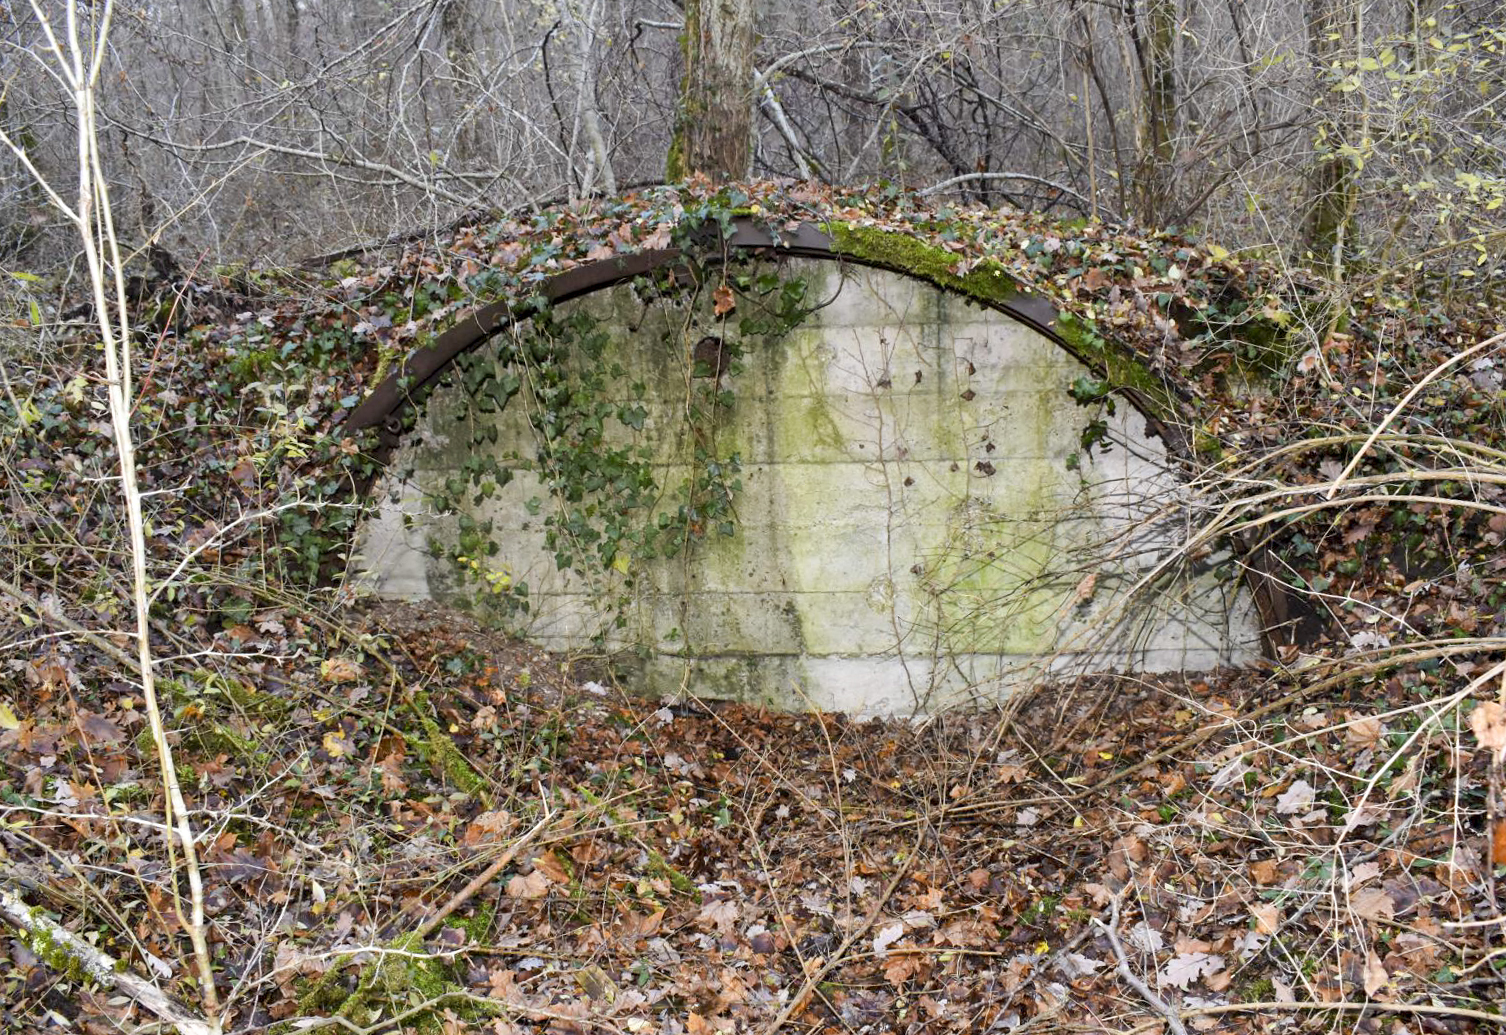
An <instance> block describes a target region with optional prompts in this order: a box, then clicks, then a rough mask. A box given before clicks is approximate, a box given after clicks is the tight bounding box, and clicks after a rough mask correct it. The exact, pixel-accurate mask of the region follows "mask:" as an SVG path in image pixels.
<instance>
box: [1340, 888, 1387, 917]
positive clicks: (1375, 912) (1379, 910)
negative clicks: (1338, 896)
mask: <svg viewBox="0 0 1506 1035" xmlns="http://www.w3.org/2000/svg"><path fill="white" fill-rule="evenodd" d="M1349 905H1350V907H1351V908H1352V909H1353V910H1354V911H1355V912H1356V913H1358V914H1359V915H1360V916H1362V917H1364V918H1365V919H1366V920H1390V919H1391V918H1392V917H1394V916H1395V915H1396V904H1395V903H1394V902H1392V901H1391V896H1390V895H1388V894H1386V893H1385V892H1384V891H1382V890H1381V889H1380V888H1361V889H1360V890H1359V891H1356V892H1355V893H1354V894H1353V895H1351V896H1349Z"/></svg>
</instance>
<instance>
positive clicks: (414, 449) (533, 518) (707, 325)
mask: <svg viewBox="0 0 1506 1035" xmlns="http://www.w3.org/2000/svg"><path fill="white" fill-rule="evenodd" d="M783 275H784V276H786V277H798V278H801V279H803V280H804V281H805V282H806V284H807V286H808V298H810V299H811V300H812V301H814V302H822V303H825V304H824V305H822V306H821V307H820V308H818V309H816V310H815V311H814V312H813V313H812V314H811V315H810V316H808V317H807V318H806V320H805V321H804V322H803V323H802V324H801V325H800V326H799V327H798V328H797V329H796V330H794V331H793V332H790V333H789V334H788V335H786V336H785V337H784V339H783V340H782V341H781V342H778V343H767V342H745V343H744V345H745V348H747V350H748V354H747V355H746V356H745V358H744V360H743V363H744V366H745V369H744V370H743V371H742V372H741V373H738V374H736V375H735V376H733V375H728V378H727V379H726V381H725V382H724V383H725V384H727V385H728V387H730V389H731V391H732V393H733V395H734V398H735V402H734V404H733V406H732V407H731V410H730V412H728V411H726V410H725V409H722V410H719V411H718V413H719V417H718V420H717V424H716V426H715V427H713V428H703V429H700V430H701V434H702V439H703V441H705V440H706V439H707V437H708V436H709V439H710V441H712V442H713V443H714V444H715V447H716V451H717V452H718V453H719V454H720V455H724V456H725V455H727V454H729V453H731V452H737V453H738V454H739V455H740V456H741V459H742V463H743V470H742V475H741V477H742V483H743V491H742V492H741V493H740V494H739V495H738V497H737V500H736V512H737V531H736V534H735V536H733V537H731V538H723V537H719V536H710V537H708V538H707V539H705V540H704V541H701V542H699V543H697V544H695V545H694V546H693V547H691V548H690V549H689V550H688V551H687V552H685V553H683V554H681V555H680V556H678V557H675V558H673V559H668V560H659V561H656V562H654V563H653V564H652V565H651V570H648V571H642V572H637V573H636V574H637V575H638V585H637V587H636V589H635V590H634V592H633V593H632V594H631V599H630V601H629V602H628V604H627V606H626V607H625V609H624V610H623V611H622V615H623V619H624V623H623V625H622V626H621V627H620V628H617V627H613V625H612V621H611V616H610V615H608V614H606V613H604V611H603V606H602V605H603V602H604V601H606V600H609V599H614V598H615V597H617V596H618V595H619V594H621V592H622V588H621V581H622V580H621V574H620V573H618V572H614V571H608V572H606V573H605V574H600V573H598V574H596V575H594V576H592V577H590V578H587V577H583V576H581V575H580V574H577V573H576V572H573V571H565V572H560V571H557V570H556V565H555V561H554V558H553V556H552V555H551V554H550V553H549V552H548V551H546V550H545V549H544V547H543V528H542V520H543V517H544V515H545V514H547V513H548V507H549V505H550V504H549V502H548V493H547V492H546V491H545V490H544V489H543V487H542V486H541V485H540V484H539V482H538V480H537V478H536V477H535V476H534V474H533V473H532V472H531V471H529V470H526V469H524V468H525V467H526V461H527V460H528V459H530V458H532V457H533V456H534V455H535V453H536V444H535V441H534V431H533V429H532V427H531V425H530V423H529V421H528V419H527V415H526V412H527V405H528V404H529V403H528V399H529V395H528V392H527V391H526V390H525V392H524V393H522V394H521V395H519V396H518V397H517V398H516V399H515V400H514V401H513V403H512V404H511V405H510V406H509V407H508V408H507V410H506V411H504V412H503V413H502V414H501V415H500V416H498V417H485V416H484V415H479V414H475V413H472V412H470V411H469V409H468V407H467V406H466V397H465V395H464V394H463V393H462V392H460V391H459V390H457V389H453V388H452V389H441V390H440V391H439V392H437V393H436V394H435V396H434V397H433V398H432V399H431V400H430V402H429V404H428V407H427V409H426V412H425V413H424V414H423V416H422V417H421V418H420V421H419V425H418V427H417V428H416V429H415V432H414V433H413V435H412V436H410V441H409V442H408V444H407V445H405V447H404V448H403V449H402V450H401V452H400V455H399V456H398V457H396V458H395V460H394V462H393V464H392V470H393V471H394V472H402V471H406V470H411V472H412V473H411V475H410V476H409V477H408V478H407V480H406V481H402V482H399V481H397V480H396V479H395V478H393V479H392V480H391V481H390V484H389V485H388V487H387V494H388V497H390V498H389V501H388V502H387V504H386V506H385V507H384V508H383V510H382V511H381V512H380V513H379V514H378V515H377V516H376V517H375V518H374V519H373V520H372V521H371V522H370V523H369V524H368V526H367V528H366V530H365V532H364V535H363V538H362V542H361V545H360V550H359V553H360V556H361V562H362V567H363V574H362V575H361V576H360V578H361V581H362V582H363V583H364V584H365V585H366V586H367V587H369V588H370V589H371V590H373V591H374V592H376V593H379V594H381V595H385V596H393V597H405V598H418V599H422V598H429V597H433V598H438V599H445V600H449V601H451V602H458V603H463V604H467V605H469V606H473V607H475V608H476V609H478V610H480V611H482V612H486V611H487V610H488V607H489V605H488V603H487V599H486V595H485V594H478V593H477V592H476V591H475V589H474V588H470V589H465V588H461V587H460V586H459V585H458V584H457V580H456V579H455V577H454V567H453V564H452V563H451V562H449V561H445V560H443V559H440V558H437V557H435V556H433V555H432V551H430V550H429V549H428V548H427V544H429V543H430V542H431V541H433V542H436V543H441V544H453V543H454V542H455V539H456V536H457V534H458V533H457V527H458V526H457V521H456V518H455V517H454V516H449V517H437V516H435V515H433V514H431V513H428V512H427V510H426V508H425V506H424V502H423V498H424V493H425V491H433V490H434V489H435V487H437V486H439V485H442V484H443V483H444V480H445V478H446V477H448V476H449V475H451V474H453V473H454V471H455V470H456V469H457V468H458V466H459V464H460V463H462V462H463V461H464V459H465V456H466V452H467V450H468V449H469V445H468V443H469V442H470V441H471V431H472V428H473V422H474V421H476V420H480V419H486V420H492V421H494V422H495V423H496V424H497V427H498V440H497V445H496V446H495V449H496V450H497V451H498V455H499V456H506V455H515V456H517V457H520V458H522V461H524V462H523V463H518V464H515V465H514V466H516V467H517V468H518V470H517V473H516V477H515V479H514V481H513V482H512V483H511V484H510V485H508V486H507V487H506V488H504V489H503V490H502V491H501V492H500V493H498V494H497V495H496V496H495V497H493V498H492V499H491V500H488V501H485V502H483V503H482V504H481V505H479V506H475V507H473V508H472V510H471V513H472V514H473V515H474V516H475V517H477V518H478V519H480V520H486V519H490V520H491V521H492V522H493V524H494V528H495V529H496V531H495V533H494V536H493V538H494V539H495V540H496V541H497V542H498V543H499V545H500V546H501V551H500V553H499V554H498V555H497V556H494V557H491V558H488V559H487V560H486V562H485V563H486V565H488V566H489V567H490V568H492V569H494V570H497V571H505V572H506V573H507V574H508V575H509V576H510V577H511V578H513V579H515V580H522V581H526V582H527V583H528V585H529V588H530V593H529V600H530V605H531V612H530V614H528V615H518V614H513V615H510V616H508V615H502V614H497V613H495V612H493V614H494V617H496V618H497V619H498V620H499V621H500V622H502V623H503V624H506V625H509V626H510V627H512V628H513V629H515V630H516V631H518V632H520V633H522V634H524V635H527V636H529V637H531V638H533V639H535V640H537V641H538V642H540V643H542V644H545V645H547V646H549V647H553V648H560V649H571V648H578V647H584V646H586V645H588V644H589V643H590V640H591V637H592V636H593V634H600V635H603V636H604V637H605V641H606V643H607V644H608V645H609V646H611V647H618V648H636V657H635V658H634V659H633V660H632V661H631V662H630V663H625V666H624V671H626V672H628V673H629V674H630V678H631V679H632V680H633V681H634V682H636V683H638V684H639V685H640V687H642V688H644V689H648V690H650V691H653V692H665V693H668V692H674V691H676V690H678V689H679V688H681V687H682V686H683V687H685V688H686V689H688V690H690V691H692V692H695V693H698V694H705V695H708V696H724V697H735V698H739V699H743V700H750V701H763V702H767V703H770V704H772V705H776V706H780V707H804V706H810V705H816V706H820V707H824V708H833V709H840V710H846V711H851V712H857V713H864V714H872V713H889V714H893V713H909V712H912V711H915V710H917V709H934V708H937V707H940V706H942V705H945V704H949V703H952V702H955V701H958V700H976V699H990V698H997V697H999V696H1001V695H1002V694H1005V693H1007V692H1008V691H1009V690H1010V689H1011V688H1013V687H1017V686H1018V685H1020V684H1021V682H1022V681H1025V680H1029V679H1033V678H1037V677H1038V676H1039V674H1041V673H1042V672H1044V671H1046V670H1052V671H1059V672H1060V671H1081V670H1084V669H1094V668H1097V669H1102V668H1119V669H1136V670H1143V671H1166V670H1175V669H1183V668H1185V669H1189V670H1199V669H1206V668H1212V667H1215V666H1217V665H1220V664H1230V663H1240V662H1244V661H1248V660H1250V659H1251V658H1253V657H1254V656H1255V653H1256V651H1257V650H1258V642H1259V635H1258V629H1257V624H1256V620H1255V617H1254V613H1253V608H1252V606H1251V605H1250V603H1249V601H1248V599H1247V597H1246V596H1245V595H1244V594H1236V593H1235V592H1234V590H1233V588H1232V587H1231V586H1230V585H1229V584H1228V583H1223V582H1219V581H1217V580H1216V579H1215V578H1214V577H1213V576H1212V575H1211V574H1204V575H1202V576H1200V577H1197V578H1173V579H1170V580H1169V581H1167V582H1166V583H1165V584H1164V585H1161V586H1159V587H1158V588H1157V591H1156V592H1154V593H1143V594H1139V595H1137V596H1135V597H1134V598H1133V599H1129V598H1127V596H1126V592H1125V591H1126V589H1127V587H1129V586H1131V585H1133V584H1135V583H1136V582H1138V581H1139V580H1141V579H1142V578H1143V577H1144V576H1145V575H1147V574H1148V573H1149V572H1151V571H1152V570H1154V569H1155V568H1156V566H1157V565H1159V564H1160V563H1161V562H1162V561H1163V560H1165V559H1166V558H1167V557H1169V556H1171V555H1172V554H1173V553H1174V552H1175V550H1174V548H1175V544H1176V539H1177V537H1176V535H1175V531H1174V530H1175V528H1176V527H1177V525H1176V521H1175V517H1176V514H1177V513H1179V512H1180V509H1181V508H1180V506H1179V502H1180V500H1181V494H1182V493H1184V492H1185V491H1186V490H1185V489H1184V488H1183V487H1182V486H1180V485H1179V484H1178V482H1177V480H1176V478H1175V477H1174V476H1173V475H1172V474H1171V473H1170V472H1169V471H1168V470H1167V468H1166V465H1165V462H1164V453H1165V451H1164V448H1163V447H1162V445H1161V443H1160V442H1159V441H1158V440H1156V439H1153V438H1149V437H1147V435H1146V434H1145V429H1144V424H1145V421H1144V418H1143V417H1141V416H1140V415H1138V414H1137V413H1135V412H1134V411H1133V410H1132V409H1131V408H1130V407H1129V406H1128V405H1126V404H1125V403H1123V402H1122V401H1121V402H1120V403H1119V405H1118V413H1117V415H1116V416H1115V417H1113V418H1110V420H1109V423H1110V432H1111V437H1112V439H1113V441H1114V442H1115V445H1114V447H1113V449H1112V450H1111V451H1109V452H1108V453H1106V454H1103V453H1097V452H1095V454H1094V455H1093V457H1092V458H1091V460H1085V461H1084V462H1083V464H1082V467H1081V470H1080V471H1073V470H1069V469H1068V467H1067V464H1066V461H1067V457H1068V456H1069V455H1071V454H1072V453H1074V452H1075V451H1076V450H1077V448H1078V442H1079V437H1080V434H1081V431H1082V428H1083V426H1084V424H1085V423H1086V421H1087V420H1088V419H1089V417H1090V414H1089V412H1088V411H1087V410H1084V409H1083V408H1081V407H1079V406H1077V405H1076V404H1075V403H1074V402H1073V400H1072V399H1071V397H1070V396H1069V395H1068V392H1067V388H1068V386H1069V385H1070V384H1071V383H1072V381H1073V380H1074V379H1075V378H1077V377H1079V376H1081V375H1083V374H1085V373H1087V371H1086V368H1084V367H1083V366H1082V365H1081V364H1080V363H1078V362H1077V361H1076V360H1075V359H1073V358H1072V357H1071V356H1069V355H1068V354H1067V353H1066V352H1064V351H1063V350H1062V349H1060V348H1059V347H1057V346H1056V345H1055V344H1053V343H1052V342H1051V341H1049V340H1048V339H1046V338H1044V337H1042V336H1040V335H1038V334H1036V333H1035V332H1033V331H1031V330H1029V329H1027V328H1025V327H1024V326H1022V325H1021V324H1019V323H1017V322H1015V321H1013V320H1011V319H1009V318H1007V317H1005V316H1003V315H1001V314H998V313H994V312H991V311H984V310H980V309H977V308H973V307H970V306H968V305H967V304H965V303H964V302H963V301H962V300H960V299H958V298H955V297H951V296H948V295H945V294H943V293H941V292H939V291H937V290H935V289H933V288H930V287H928V286H926V285H923V284H920V283H918V282H915V281H912V280H908V279H906V278H903V277H900V276H896V275H893V274H888V273H882V272H876V271H871V270H862V269H850V268H842V267H839V266H837V265H836V264H833V263H825V262H817V261H800V262H792V263H789V264H787V265H786V266H785V267H784V269H783ZM570 304H571V305H584V306H588V307H589V308H590V311H591V312H592V313H593V314H594V315H595V316H597V317H598V318H599V319H601V320H603V321H604V322H605V323H606V324H607V325H609V326H610V327H611V328H612V338H613V345H612V348H611V351H610V353H609V355H608V357H607V358H606V360H605V361H606V362H610V361H615V362H618V363H621V364H622V366H623V367H624V368H626V370H627V375H626V376H625V377H624V378H622V379H621V381H622V383H623V384H624V385H627V384H630V383H632V382H633V381H642V382H643V383H645V384H647V386H648V389H649V391H648V396H647V399H646V400H645V403H646V405H647V408H648V410H649V419H648V421H647V422H646V424H645V426H644V429H643V431H642V433H641V435H640V436H635V438H637V439H638V440H639V441H641V442H645V443H647V444H649V445H650V446H651V448H652V450H653V458H654V463H655V465H656V472H657V474H658V482H659V484H660V485H661V486H663V487H665V488H666V489H672V487H674V486H677V485H679V484H680V482H681V481H682V480H683V479H685V478H686V477H687V476H688V475H689V473H690V471H691V466H690V465H691V459H690V458H691V455H692V448H691V435H690V434H689V433H687V429H686V424H685V418H684V414H685V409H686V399H687V396H688V393H689V392H690V391H692V390H693V385H694V382H692V381H691V380H690V378H689V377H688V373H687V370H688V361H687V359H686V358H685V357H686V356H688V353H689V349H690V347H691V343H693V342H695V341H697V340H698V339H699V338H700V337H701V335H702V334H704V333H708V332H716V333H723V332H722V331H719V330H718V329H717V326H716V324H715V321H714V320H713V319H711V317H710V316H709V314H708V313H706V312H704V309H703V310H702V311H700V312H696V311H692V310H687V309H686V308H685V307H677V306H669V305H662V304H659V305H654V306H647V307H645V305H644V304H643V303H642V302H641V301H640V300H638V299H636V298H635V296H634V294H633V291H632V289H631V288H628V287H621V288H616V289H613V290H611V291H609V292H602V293H601V294H598V295H595V296H592V297H591V298H588V299H584V300H581V301H578V302H574V303H570ZM630 328H631V329H630ZM726 333H729V334H731V333H734V332H733V331H732V330H731V329H730V328H728V329H727V331H726ZM701 383H703V384H704V382H701ZM535 498H541V499H544V501H545V502H544V504H543V508H542V509H538V510H537V512H534V511H531V510H530V507H529V506H528V502H529V501H530V500H531V499H535ZM665 505H666V506H669V505H670V501H669V500H668V499H666V501H665ZM1168 519H1169V520H1168Z"/></svg>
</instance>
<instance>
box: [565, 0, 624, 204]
mask: <svg viewBox="0 0 1506 1035" xmlns="http://www.w3.org/2000/svg"><path fill="white" fill-rule="evenodd" d="M569 18H570V21H571V22H572V23H573V24H572V26H571V34H572V35H573V37H574V39H575V61H576V67H575V111H576V119H577V122H578V123H579V127H580V132H581V135H582V136H584V137H585V145H586V163H585V168H584V170H583V171H582V172H581V174H580V180H579V182H580V192H581V193H582V194H583V195H590V194H593V193H595V192H596V190H597V184H598V182H599V183H600V189H601V190H602V191H604V192H605V193H607V194H616V193H617V175H616V173H614V172H613V171H612V158H611V155H610V154H609V153H608V152H607V140H606V135H605V134H604V133H603V132H602V128H601V110H600V108H599V107H598V105H597V103H596V57H595V50H596V46H595V44H596V35H597V33H598V32H599V31H600V25H601V3H600V0H586V2H583V3H581V4H579V5H575V6H573V7H572V8H571V10H570V13H569ZM572 151H573V149H572Z"/></svg>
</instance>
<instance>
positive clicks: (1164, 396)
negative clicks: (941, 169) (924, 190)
mask: <svg viewBox="0 0 1506 1035" xmlns="http://www.w3.org/2000/svg"><path fill="white" fill-rule="evenodd" d="M822 230H824V231H825V233H826V235H827V236H828V237H830V238H831V246H832V250H833V251H835V252H838V253H840V254H842V255H848V256H851V257H852V258H854V259H858V260H860V261H862V262H865V263H872V264H875V265H878V266H882V267H885V268H887V269H892V270H896V271H898V272H900V273H905V274H907V275H909V276H913V277H917V278H919V279H921V280H924V281H927V282H929V283H931V284H935V285H936V286H937V287H939V288H943V289H945V290H947V291H954V292H956V293H958V294H960V295H963V296H965V297H967V298H971V299H973V300H975V301H977V302H980V303H982V304H983V305H986V306H989V307H990V308H994V309H998V308H1002V307H1003V306H1004V305H1005V304H1006V303H1009V302H1013V301H1015V300H1016V299H1019V298H1020V297H1021V296H1022V295H1024V294H1025V292H1024V291H1023V290H1022V289H1021V287H1020V285H1019V283H1018V282H1017V281H1016V280H1015V279H1014V276H1013V275H1012V274H1010V272H1009V271H1008V270H1006V269H1005V268H1004V267H1003V266H1001V265H999V264H998V263H996V262H992V261H990V260H987V259H985V260H984V261H982V262H981V263H979V264H978V265H977V267H975V268H974V269H972V270H969V271H968V272H967V273H962V274H959V273H957V272H956V268H957V261H958V256H956V255H954V254H953V253H951V252H949V251H946V250H945V249H942V248H936V247H933V246H931V245H928V244H925V243H924V242H922V241H920V240H919V239H917V238H915V237H911V236H909V235H908V234H902V233H896V232H894V231H892V230H882V229H879V228H877V227H869V226H851V225H849V224H847V223H841V222H830V223H826V224H824V225H823V226H822ZM1051 329H1052V331H1053V332H1055V334H1056V335H1057V337H1058V338H1060V339H1061V341H1062V342H1063V343H1064V344H1065V345H1066V347H1067V349H1068V351H1070V352H1071V353H1072V354H1073V355H1075V356H1077V358H1078V359H1080V360H1082V361H1083V362H1084V363H1086V364H1087V365H1088V366H1089V367H1091V368H1093V371H1094V373H1096V374H1098V375H1099V376H1100V377H1103V378H1105V379H1106V380H1108V382H1109V383H1110V384H1111V385H1113V386H1114V387H1115V388H1119V389H1129V390H1131V391H1133V392H1134V394H1135V399H1134V402H1135V403H1137V404H1138V405H1141V406H1143V407H1144V408H1145V409H1146V410H1147V411H1148V412H1149V413H1150V415H1151V416H1153V417H1155V418H1157V419H1158V420H1163V421H1164V420H1169V419H1172V418H1174V417H1177V416H1179V413H1178V406H1177V400H1176V396H1175V395H1174V394H1173V393H1172V392H1171V390H1170V389H1168V388H1167V386H1166V383H1165V382H1164V381H1163V380H1162V379H1161V378H1159V377H1157V376H1156V375H1155V374H1154V373H1152V372H1151V370H1150V368H1149V367H1147V366H1146V365H1145V363H1144V362H1143V361H1142V360H1141V359H1140V358H1139V357H1137V356H1136V355H1135V354H1134V353H1132V352H1130V351H1129V350H1128V349H1124V348H1118V347H1115V346H1114V345H1113V344H1111V343H1110V342H1109V341H1108V340H1107V339H1105V338H1104V337H1102V336H1101V335H1099V334H1098V333H1097V329H1096V328H1095V327H1094V325H1093V324H1092V323H1090V322H1088V321H1085V320H1081V319H1078V318H1076V317H1073V316H1072V315H1071V314H1070V313H1061V314H1059V315H1058V316H1057V319H1056V323H1055V325H1054V326H1053V327H1052V328H1051Z"/></svg>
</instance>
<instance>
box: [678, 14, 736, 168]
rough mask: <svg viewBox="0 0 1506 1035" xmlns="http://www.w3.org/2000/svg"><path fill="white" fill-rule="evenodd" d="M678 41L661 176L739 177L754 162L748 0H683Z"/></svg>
mask: <svg viewBox="0 0 1506 1035" xmlns="http://www.w3.org/2000/svg"><path fill="white" fill-rule="evenodd" d="M682 42H683V46H684V50H685V78H684V80H683V81H682V83H681V86H680V105H679V111H678V112H677V114H676V119H675V132H674V137H673V139H672V140H671V141H670V145H669V160H668V161H667V162H666V164H665V174H664V175H665V178H666V179H668V180H671V181H674V180H683V179H685V178H687V177H689V176H692V175H694V174H696V173H702V174H704V175H706V176H708V177H710V178H711V179H712V180H713V181H723V180H740V179H744V178H746V177H747V176H748V174H749V173H750V171H751V170H752V165H753V0H686V3H685V29H684V36H683V37H682Z"/></svg>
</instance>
